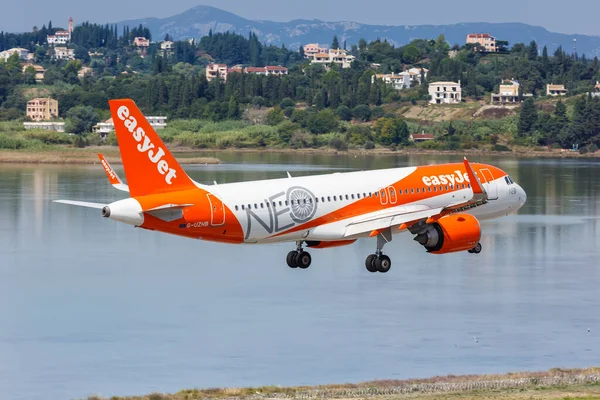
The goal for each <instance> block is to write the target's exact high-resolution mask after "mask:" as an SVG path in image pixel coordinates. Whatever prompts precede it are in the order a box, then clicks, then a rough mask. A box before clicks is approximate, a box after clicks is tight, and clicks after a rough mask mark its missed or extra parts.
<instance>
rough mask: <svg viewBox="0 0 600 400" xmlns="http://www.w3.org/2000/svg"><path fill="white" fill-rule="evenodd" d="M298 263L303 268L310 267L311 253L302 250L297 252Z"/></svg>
mask: <svg viewBox="0 0 600 400" xmlns="http://www.w3.org/2000/svg"><path fill="white" fill-rule="evenodd" d="M295 261H296V265H297V266H298V267H300V268H302V269H306V268H308V267H310V263H311V262H312V258H311V256H310V254H309V253H308V252H306V251H301V252H299V253H297V254H296V260H295Z"/></svg>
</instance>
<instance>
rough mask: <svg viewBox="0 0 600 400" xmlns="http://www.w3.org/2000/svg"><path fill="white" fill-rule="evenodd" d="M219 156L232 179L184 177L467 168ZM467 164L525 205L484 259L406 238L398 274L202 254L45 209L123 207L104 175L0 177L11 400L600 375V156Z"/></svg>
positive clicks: (218, 172)
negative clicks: (504, 375) (495, 172)
mask: <svg viewBox="0 0 600 400" xmlns="http://www.w3.org/2000/svg"><path fill="white" fill-rule="evenodd" d="M204 155H212V154H206V153H205V154H204ZM216 156H217V157H219V158H220V159H221V160H222V161H223V162H224V163H223V164H222V165H208V166H191V165H190V166H185V167H184V168H185V169H186V170H187V171H188V172H189V174H190V175H191V176H192V177H193V178H194V179H196V180H198V181H200V182H202V183H212V182H213V181H217V182H218V183H225V182H233V181H240V180H252V179H266V178H277V177H284V176H286V172H288V171H289V172H290V174H291V175H292V176H300V175H308V174H321V173H327V172H343V171H351V170H362V169H371V168H388V167H395V166H407V165H414V164H430V163H437V162H447V161H460V157H456V156H354V155H337V156H336V155H306V154H303V155H299V154H271V153H267V154H261V153H227V152H221V153H218V154H216ZM180 157H182V156H180ZM471 161H478V162H489V163H492V164H494V165H497V166H498V167H500V168H502V169H504V170H505V171H506V172H508V173H509V174H510V175H511V176H512V178H513V179H514V180H515V181H516V182H517V183H519V184H520V185H521V186H522V187H523V188H524V189H525V190H526V192H527V196H528V197H527V204H525V206H524V207H523V208H522V209H521V210H520V211H519V214H518V215H514V216H509V217H505V218H502V219H499V220H495V221H490V222H484V223H482V228H483V237H482V240H481V243H482V245H483V252H482V253H481V254H479V255H472V254H468V253H466V252H465V253H460V254H449V255H441V256H440V255H431V254H427V253H426V252H425V251H424V249H423V248H422V247H421V246H419V245H418V244H417V243H416V242H414V241H413V240H412V236H411V235H398V236H395V237H394V241H393V242H392V243H390V244H388V245H387V246H386V247H385V250H386V254H388V255H389V256H390V257H391V258H392V260H393V266H392V269H391V271H390V272H389V273H387V274H371V273H369V272H367V271H366V269H365V267H364V259H365V257H366V256H367V255H368V254H370V253H372V252H373V250H374V248H375V240H374V239H372V240H367V239H362V240H359V241H358V242H356V243H355V244H353V245H351V246H348V247H342V248H334V249H323V250H318V249H314V250H312V251H311V254H312V256H313V264H312V266H311V267H310V268H309V269H308V270H298V269H290V268H288V267H287V266H286V263H285V256H286V254H287V252H288V251H289V250H291V249H293V248H294V245H293V244H276V245H261V246H250V245H238V246H235V245H224V244H215V243H210V242H202V241H195V240H191V239H185V238H180V237H174V236H168V235H164V234H160V233H155V232H150V231H145V230H142V229H135V228H131V227H129V226H126V225H123V224H119V223H117V222H114V221H110V220H108V219H105V218H102V217H101V216H100V210H93V209H84V208H77V207H69V206H66V205H63V204H56V203H52V200H55V199H59V198H63V199H72V200H88V201H94V202H106V203H108V202H112V201H115V200H118V199H120V198H124V197H125V196H126V193H123V192H120V191H117V190H115V189H113V188H112V187H111V186H110V185H109V184H108V181H107V179H106V177H105V174H104V171H103V169H102V167H101V166H100V165H99V164H98V165H95V166H56V165H39V166H38V165H31V166H29V165H8V164H4V165H0V398H3V399H4V398H5V399H73V398H84V397H87V396H90V395H101V396H106V397H109V396H112V395H134V394H146V393H150V392H154V391H159V392H174V391H177V390H180V389H185V388H194V387H198V388H206V387H223V386H228V387H230V386H259V385H305V384H307V385H312V384H325V383H345V382H358V381H365V380H372V379H401V378H416V377H429V376H433V375H445V374H465V373H495V372H509V371H518V370H519V371H520V370H543V369H548V368H552V367H587V366H592V365H598V364H599V360H600V311H599V308H598V305H599V295H598V294H599V293H600V263H599V260H600V218H599V216H600V179H599V178H598V177H599V176H600V161H599V160H588V159H586V160H567V159H527V158H522V159H517V158H506V157H504V158H500V157H493V158H492V157H474V156H471ZM114 167H115V169H116V170H117V172H118V173H120V174H122V175H123V172H122V168H121V166H120V165H116V166H114ZM588 329H589V332H588Z"/></svg>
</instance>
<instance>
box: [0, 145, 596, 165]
mask: <svg viewBox="0 0 600 400" xmlns="http://www.w3.org/2000/svg"><path fill="white" fill-rule="evenodd" d="M170 150H171V152H172V153H173V154H174V155H175V156H177V155H186V154H191V153H193V154H202V153H212V154H216V155H218V154H219V153H239V154H244V153H248V154H256V153H270V154H301V155H342V156H343V155H354V156H373V155H381V156H434V155H435V156H440V155H442V156H444V155H446V156H457V157H463V156H486V157H514V158H525V157H528V158H572V159H575V158H587V159H590V158H591V159H593V158H600V151H599V152H596V153H591V154H590V153H588V154H579V153H578V152H574V151H569V150H560V149H559V150H545V151H536V150H531V149H528V148H519V149H514V150H513V151H511V152H498V151H490V150H473V149H467V150H426V149H415V148H405V149H400V150H396V151H393V150H390V149H387V148H377V149H372V150H364V149H349V150H345V151H340V150H335V149H332V148H318V149H314V148H308V149H289V148H227V149H194V148H187V147H173V148H170ZM97 153H102V154H103V155H104V156H105V158H106V159H107V160H108V162H110V163H111V164H121V158H120V152H119V148H118V147H117V146H92V147H86V148H82V149H79V148H73V147H58V146H57V147H54V148H52V147H51V148H47V149H42V150H6V149H0V164H96V163H99V160H98V157H97ZM177 161H178V162H179V163H180V164H182V165H189V164H221V160H219V159H218V157H212V156H209V157H178V158H177Z"/></svg>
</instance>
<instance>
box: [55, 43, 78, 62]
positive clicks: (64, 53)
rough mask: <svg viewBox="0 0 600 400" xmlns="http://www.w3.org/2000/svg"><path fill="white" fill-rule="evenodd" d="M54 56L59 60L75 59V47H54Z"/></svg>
mask: <svg viewBox="0 0 600 400" xmlns="http://www.w3.org/2000/svg"><path fill="white" fill-rule="evenodd" d="M54 57H55V58H56V59H57V60H74V59H75V54H73V49H68V48H66V47H59V46H57V47H55V48H54Z"/></svg>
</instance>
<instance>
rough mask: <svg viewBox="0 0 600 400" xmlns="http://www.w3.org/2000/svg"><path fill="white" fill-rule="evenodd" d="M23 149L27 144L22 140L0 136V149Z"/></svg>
mask: <svg viewBox="0 0 600 400" xmlns="http://www.w3.org/2000/svg"><path fill="white" fill-rule="evenodd" d="M25 147H27V143H26V142H25V140H23V139H22V138H19V137H15V136H8V135H5V134H0V149H9V150H19V149H24V148H25Z"/></svg>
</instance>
